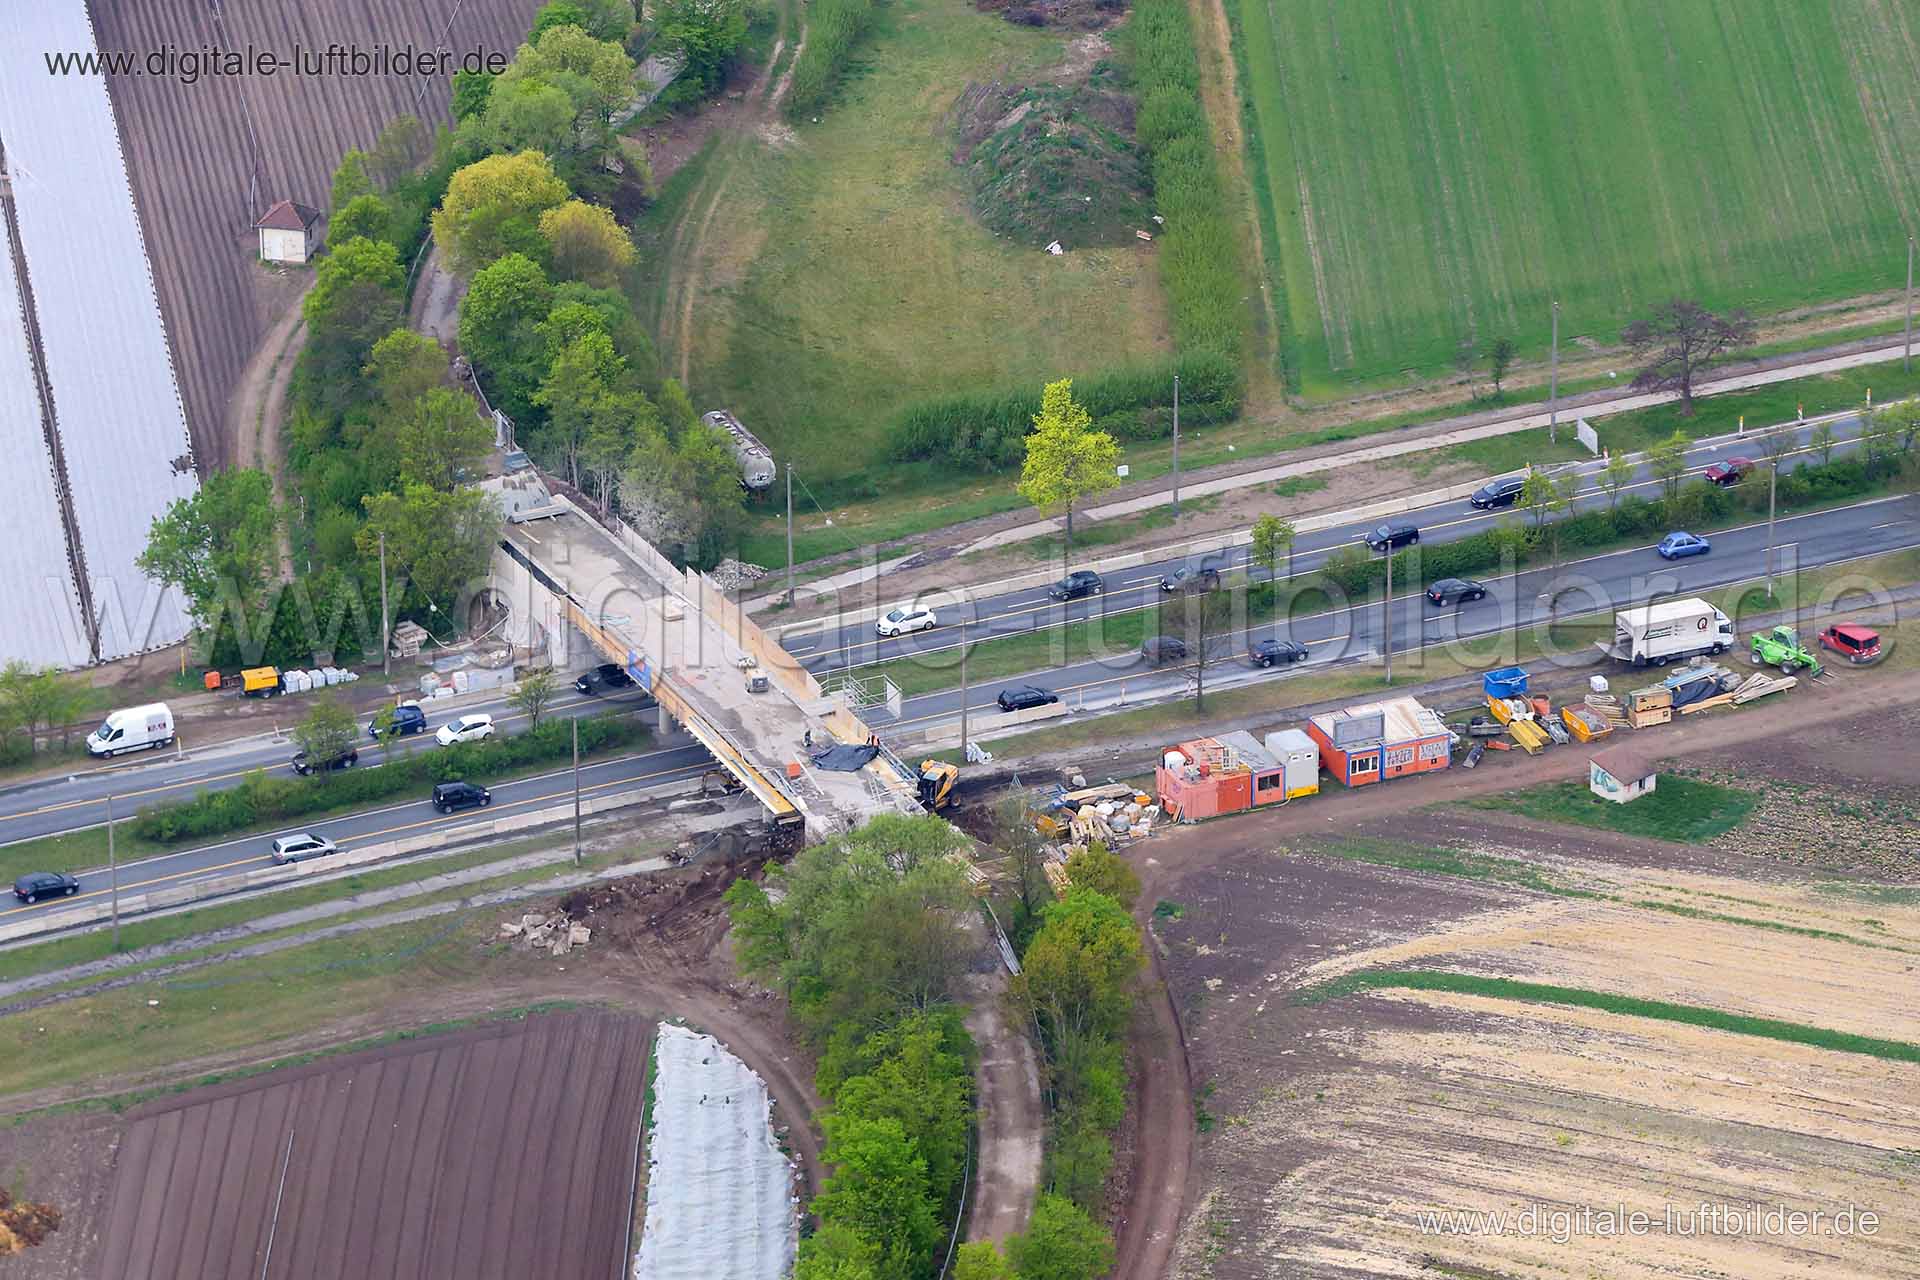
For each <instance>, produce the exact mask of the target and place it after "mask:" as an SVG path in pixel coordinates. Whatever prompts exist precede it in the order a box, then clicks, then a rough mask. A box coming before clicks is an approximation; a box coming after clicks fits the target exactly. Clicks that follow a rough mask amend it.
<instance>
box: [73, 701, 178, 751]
mask: <svg viewBox="0 0 1920 1280" xmlns="http://www.w3.org/2000/svg"><path fill="white" fill-rule="evenodd" d="M172 741H173V711H172V710H171V709H170V708H169V707H168V706H167V704H166V703H164V702H151V703H148V704H147V705H146V706H144V707H122V708H121V709H120V710H118V711H109V712H108V713H107V718H106V719H105V720H102V721H101V722H100V727H99V728H98V729H95V730H94V731H93V732H92V733H90V734H88V735H87V753H88V754H89V755H96V756H117V755H119V754H120V753H121V752H122V751H139V750H141V749H142V748H146V747H152V748H154V749H156V750H157V749H158V748H160V747H164V746H166V745H167V744H168V743H170V742H172Z"/></svg>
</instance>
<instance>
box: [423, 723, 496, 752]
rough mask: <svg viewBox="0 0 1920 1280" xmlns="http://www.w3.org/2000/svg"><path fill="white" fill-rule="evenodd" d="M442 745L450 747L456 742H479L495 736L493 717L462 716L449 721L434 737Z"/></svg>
mask: <svg viewBox="0 0 1920 1280" xmlns="http://www.w3.org/2000/svg"><path fill="white" fill-rule="evenodd" d="M433 736H434V737H435V738H437V739H439V741H440V745H441V746H443V747H450V746H452V745H453V744H454V743H456V742H479V741H481V740H482V739H484V738H491V737H492V736H493V717H492V716H488V715H471V716H461V717H460V718H459V719H458V720H449V721H447V722H446V723H445V724H443V725H441V726H440V730H439V732H438V733H436V734H434V735H433Z"/></svg>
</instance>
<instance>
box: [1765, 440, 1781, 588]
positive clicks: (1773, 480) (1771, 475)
mask: <svg viewBox="0 0 1920 1280" xmlns="http://www.w3.org/2000/svg"><path fill="white" fill-rule="evenodd" d="M1771 452H1772V456H1771V457H1769V458H1768V459H1767V599H1769V600H1771V599H1773V509H1774V508H1773V499H1774V493H1775V491H1776V490H1777V489H1778V488H1779V483H1780V451H1779V450H1778V449H1777V448H1775V449H1773V450H1772V451H1771Z"/></svg>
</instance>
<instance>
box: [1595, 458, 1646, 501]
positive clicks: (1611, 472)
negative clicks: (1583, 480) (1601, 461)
mask: <svg viewBox="0 0 1920 1280" xmlns="http://www.w3.org/2000/svg"><path fill="white" fill-rule="evenodd" d="M1635 469H1636V468H1635V467H1634V465H1633V459H1632V458H1630V457H1628V456H1627V455H1626V454H1624V453H1615V454H1610V455H1608V457H1607V465H1606V466H1604V467H1602V468H1601V469H1600V474H1599V476H1598V477H1597V479H1598V480H1599V482H1600V487H1601V488H1602V489H1604V490H1606V491H1607V509H1608V510H1610V511H1611V510H1613V509H1614V508H1616V507H1618V506H1619V505H1620V495H1621V494H1622V493H1624V492H1626V489H1627V486H1628V485H1630V484H1632V483H1633V473H1634V471H1635Z"/></svg>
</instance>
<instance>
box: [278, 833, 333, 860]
mask: <svg viewBox="0 0 1920 1280" xmlns="http://www.w3.org/2000/svg"><path fill="white" fill-rule="evenodd" d="M338 852H340V846H339V845H336V844H335V843H334V842H333V841H331V840H329V839H327V838H326V837H325V836H316V835H313V834H311V833H309V832H306V831H302V832H300V833H299V834H298V835H291V836H281V837H280V838H279V839H278V840H275V841H274V842H273V860H274V861H275V862H277V863H281V864H285V863H289V862H300V861H302V860H304V859H307V858H322V857H325V856H326V855H327V854H329V853H338Z"/></svg>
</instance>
